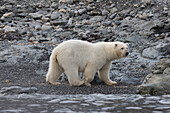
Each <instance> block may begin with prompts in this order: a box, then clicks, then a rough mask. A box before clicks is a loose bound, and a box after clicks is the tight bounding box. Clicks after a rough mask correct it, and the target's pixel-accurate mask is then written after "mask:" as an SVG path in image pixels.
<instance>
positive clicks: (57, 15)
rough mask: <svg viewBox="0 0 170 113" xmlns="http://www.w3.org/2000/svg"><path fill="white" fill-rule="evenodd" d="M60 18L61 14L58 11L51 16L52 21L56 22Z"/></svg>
mask: <svg viewBox="0 0 170 113" xmlns="http://www.w3.org/2000/svg"><path fill="white" fill-rule="evenodd" d="M59 16H60V13H59V12H58V11H55V12H53V13H52V14H51V19H52V20H55V19H57V18H58V17H59Z"/></svg>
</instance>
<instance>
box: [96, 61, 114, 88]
mask: <svg viewBox="0 0 170 113" xmlns="http://www.w3.org/2000/svg"><path fill="white" fill-rule="evenodd" d="M110 65H111V62H108V63H107V64H105V65H104V66H103V67H102V68H101V69H100V70H99V72H98V75H99V78H100V80H102V81H104V82H105V83H106V84H107V85H116V84H117V82H115V81H112V80H110V78H109V70H110Z"/></svg>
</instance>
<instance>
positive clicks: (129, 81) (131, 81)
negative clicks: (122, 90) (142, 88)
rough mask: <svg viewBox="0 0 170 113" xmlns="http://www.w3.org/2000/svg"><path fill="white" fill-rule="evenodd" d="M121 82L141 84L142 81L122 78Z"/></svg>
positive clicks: (126, 77) (133, 78)
mask: <svg viewBox="0 0 170 113" xmlns="http://www.w3.org/2000/svg"><path fill="white" fill-rule="evenodd" d="M119 82H121V83H127V84H139V83H140V80H139V78H135V77H128V76H122V78H121V79H120V80H119Z"/></svg>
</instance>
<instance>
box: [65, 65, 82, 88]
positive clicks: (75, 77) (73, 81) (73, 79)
mask: <svg viewBox="0 0 170 113" xmlns="http://www.w3.org/2000/svg"><path fill="white" fill-rule="evenodd" d="M65 70H66V71H65V73H66V75H67V78H68V81H69V83H70V85H71V86H81V85H83V84H84V81H81V80H80V77H79V73H78V69H73V68H69V69H65Z"/></svg>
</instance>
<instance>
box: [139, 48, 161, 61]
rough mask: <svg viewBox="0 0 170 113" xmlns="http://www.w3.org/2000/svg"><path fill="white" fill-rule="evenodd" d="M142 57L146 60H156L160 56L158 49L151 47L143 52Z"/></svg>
mask: <svg viewBox="0 0 170 113" xmlns="http://www.w3.org/2000/svg"><path fill="white" fill-rule="evenodd" d="M142 56H143V57H146V58H151V59H155V58H157V57H158V56H159V52H158V51H157V50H156V49H154V48H152V47H150V48H146V49H144V50H143V52H142Z"/></svg>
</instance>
